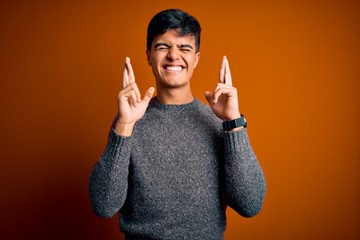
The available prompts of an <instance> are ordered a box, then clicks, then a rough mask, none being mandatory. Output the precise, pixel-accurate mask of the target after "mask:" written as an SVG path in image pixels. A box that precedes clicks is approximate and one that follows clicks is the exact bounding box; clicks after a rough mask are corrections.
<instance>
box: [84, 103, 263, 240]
mask: <svg viewBox="0 0 360 240" xmlns="http://www.w3.org/2000/svg"><path fill="white" fill-rule="evenodd" d="M89 191H90V199H91V203H92V207H93V210H94V212H95V213H96V214H97V215H99V216H101V217H112V216H113V215H114V214H115V213H117V212H118V211H120V214H119V218H120V228H121V231H123V232H124V233H125V236H126V239H129V240H130V239H157V240H160V239H169V240H170V239H174V240H175V239H176V240H179V239H188V240H192V239H194V240H195V239H199V240H200V239H201V240H204V239H206V240H211V239H214V240H215V239H216V240H220V239H223V234H224V231H225V226H226V216H225V209H226V206H227V205H228V206H230V207H232V208H233V209H234V210H235V211H237V212H238V213H239V214H240V215H242V216H244V217H251V216H254V215H256V214H257V213H258V212H259V211H260V210H261V207H262V203H263V200H264V196H265V192H266V186H265V179H264V175H263V172H262V170H261V167H260V165H259V163H258V161H257V159H256V156H255V154H254V152H253V150H252V148H251V146H250V143H249V139H248V135H247V132H246V129H242V130H240V131H237V132H227V131H223V130H222V125H221V120H220V119H218V118H217V117H216V116H215V115H214V114H213V112H212V110H211V109H210V107H209V106H207V105H205V104H204V103H202V102H201V101H199V100H198V99H196V98H195V99H194V101H193V102H191V103H189V104H184V105H164V104H161V103H160V102H158V100H157V99H156V98H153V99H152V100H151V101H150V104H149V107H148V109H147V111H146V113H145V115H144V117H143V118H142V119H141V120H139V121H138V122H137V123H136V125H135V127H134V131H133V134H132V136H131V137H123V136H120V135H117V134H116V132H115V131H114V130H113V129H111V131H110V133H109V139H108V144H107V146H106V148H105V151H104V153H103V155H102V157H101V159H100V160H99V161H98V162H97V163H96V165H95V166H94V169H93V171H92V173H91V176H90V181H89Z"/></svg>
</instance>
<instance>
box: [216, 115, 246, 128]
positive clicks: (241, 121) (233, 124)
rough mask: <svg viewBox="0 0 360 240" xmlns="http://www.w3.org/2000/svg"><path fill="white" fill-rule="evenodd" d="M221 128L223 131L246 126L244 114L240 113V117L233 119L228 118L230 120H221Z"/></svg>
mask: <svg viewBox="0 0 360 240" xmlns="http://www.w3.org/2000/svg"><path fill="white" fill-rule="evenodd" d="M222 125H223V128H224V130H225V131H231V130H232V129H234V128H238V127H244V128H246V127H247V122H246V119H245V116H244V115H242V114H241V117H240V118H237V119H234V120H230V121H225V122H223V124H222Z"/></svg>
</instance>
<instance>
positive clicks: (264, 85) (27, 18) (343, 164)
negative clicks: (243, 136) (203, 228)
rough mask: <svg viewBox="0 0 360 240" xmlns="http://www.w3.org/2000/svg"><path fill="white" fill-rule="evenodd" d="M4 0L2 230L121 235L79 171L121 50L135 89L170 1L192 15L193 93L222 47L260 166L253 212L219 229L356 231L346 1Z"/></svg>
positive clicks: (102, 138)
mask: <svg viewBox="0 0 360 240" xmlns="http://www.w3.org/2000/svg"><path fill="white" fill-rule="evenodd" d="M4 2H5V1H2V3H1V7H0V24H1V25H0V34H1V35H0V56H1V64H0V72H1V75H0V78H1V95H0V98H1V99H0V100H1V101H0V104H1V105H0V106H1V109H0V110H1V120H0V123H1V124H0V131H1V132H0V133H1V134H0V138H1V143H0V146H1V176H0V183H1V198H0V199H1V200H0V207H1V220H0V221H1V223H0V228H1V231H0V234H1V235H0V238H1V239H88V240H89V239H122V238H123V236H122V234H121V233H120V232H119V230H118V220H117V217H115V218H113V219H101V218H98V217H96V216H95V215H94V214H93V213H92V211H91V207H90V202H89V198H88V190H87V184H88V177H89V174H90V172H91V169H92V167H93V165H94V164H95V162H96V161H97V160H98V158H99V157H100V155H101V153H102V151H103V149H104V147H105V144H106V140H107V132H108V129H109V125H110V123H111V121H112V119H113V117H114V115H115V114H116V96H117V92H118V90H119V88H120V86H121V71H122V67H123V61H124V58H125V56H130V57H131V59H132V63H133V67H134V70H135V74H136V78H137V82H138V84H139V86H140V88H141V90H142V91H144V90H145V89H147V88H148V87H149V86H151V85H154V80H153V77H152V73H151V69H150V67H148V66H147V63H146V56H145V43H146V41H145V38H146V27H147V24H148V22H149V20H150V18H151V17H152V16H153V15H154V14H155V13H157V12H158V11H160V10H163V9H166V8H173V7H178V8H182V9H184V10H185V11H188V12H189V13H191V14H193V15H194V16H195V17H196V18H197V19H198V20H199V21H200V23H201V24H202V28H203V32H202V39H201V40H202V45H201V59H200V63H199V66H198V69H197V71H196V72H195V75H194V77H193V79H192V86H193V89H194V92H193V93H194V94H195V95H196V96H198V97H199V98H200V99H201V100H204V97H203V93H204V92H205V91H206V90H211V89H213V87H214V86H215V84H216V82H217V77H218V71H219V67H220V62H221V57H222V56H223V55H224V54H225V55H227V57H228V59H229V61H230V67H231V70H232V74H233V79H234V85H236V86H237V88H238V90H239V100H240V105H241V111H242V112H243V113H244V114H246V116H247V118H248V121H249V128H248V131H249V135H250V138H251V141H252V145H253V147H254V149H255V151H256V154H257V156H258V159H259V161H260V163H261V165H262V167H263V169H264V172H265V175H266V178H267V184H268V192H267V196H266V199H265V203H264V208H263V210H262V212H261V213H260V214H259V215H258V216H256V217H254V218H251V219H244V218H242V217H240V216H238V215H236V214H235V213H234V211H233V210H231V209H229V210H228V227H227V231H226V239H228V240H232V239H234V240H236V239H244V240H245V239H251V240H254V239H277V240H279V239H286V240H287V239H359V238H360V230H359V226H360V204H359V202H360V201H359V200H360V187H359V183H360V179H359V176H360V175H359V170H360V167H359V160H360V148H359V143H360V128H359V123H360V119H359V114H360V106H359V103H360V99H359V98H360V97H359V96H360V95H359V91H360V87H359V82H360V70H359V66H360V61H359V60H360V44H359V43H360V26H359V25H360V4H359V2H358V1H344V0H338V1H320V0H319V1H314V0H312V1H310V0H309V1H300V0H296V1H260V0H255V1H245V0H240V1H229V0H222V1H206V4H205V3H199V2H197V1H194V0H191V1H188V0H184V1H181V3H165V2H167V1H51V2H50V1H43V2H41V1H22V2H21V1H7V3H4ZM172 2H173V1H172ZM201 2H202V1H201Z"/></svg>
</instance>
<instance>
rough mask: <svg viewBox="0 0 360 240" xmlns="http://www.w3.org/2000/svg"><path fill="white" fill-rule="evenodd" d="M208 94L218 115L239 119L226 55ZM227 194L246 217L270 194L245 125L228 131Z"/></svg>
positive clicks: (259, 206) (231, 203)
mask: <svg viewBox="0 0 360 240" xmlns="http://www.w3.org/2000/svg"><path fill="white" fill-rule="evenodd" d="M205 97H206V99H207V100H208V102H209V104H210V107H211V109H212V110H213V112H214V113H215V115H216V116H217V117H219V118H220V119H222V120H223V121H229V120H234V119H237V118H239V117H240V116H241V115H240V110H239V103H238V95H237V89H236V88H235V87H233V85H232V78H231V72H230V67H229V62H228V60H227V58H226V57H225V56H224V57H223V60H222V63H221V67H220V74H219V82H218V84H217V85H216V87H215V89H214V91H213V92H212V93H211V92H209V91H207V92H206V93H205ZM224 170H225V179H224V180H225V197H226V201H227V204H229V206H230V207H232V208H233V209H234V210H236V211H237V212H238V213H239V214H240V215H242V216H244V217H252V216H254V215H256V214H257V213H258V212H259V211H260V210H261V208H262V204H263V201H264V197H265V193H266V184H265V178H264V174H263V171H262V169H261V167H260V164H259V162H258V160H257V158H256V156H255V153H254V151H253V149H252V147H251V145H250V141H249V138H248V135H247V131H246V129H244V127H238V128H234V129H232V130H231V131H225V166H224Z"/></svg>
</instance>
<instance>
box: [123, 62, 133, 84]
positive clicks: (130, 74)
mask: <svg viewBox="0 0 360 240" xmlns="http://www.w3.org/2000/svg"><path fill="white" fill-rule="evenodd" d="M125 66H126V68H127V71H128V74H129V75H128V76H129V83H133V82H135V75H134V70H133V68H132V66H131V63H130V58H129V57H126V59H125Z"/></svg>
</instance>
